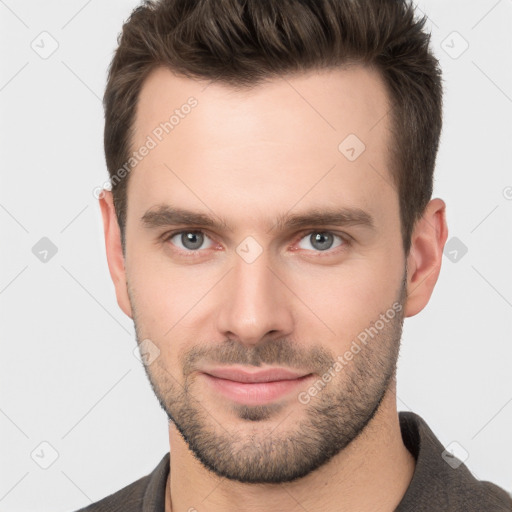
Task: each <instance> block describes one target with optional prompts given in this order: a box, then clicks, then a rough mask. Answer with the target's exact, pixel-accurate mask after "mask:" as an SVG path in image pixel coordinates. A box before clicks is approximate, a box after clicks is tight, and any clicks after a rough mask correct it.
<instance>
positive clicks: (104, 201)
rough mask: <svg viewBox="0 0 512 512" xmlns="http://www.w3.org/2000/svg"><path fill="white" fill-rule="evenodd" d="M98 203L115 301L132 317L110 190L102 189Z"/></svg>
mask: <svg viewBox="0 0 512 512" xmlns="http://www.w3.org/2000/svg"><path fill="white" fill-rule="evenodd" d="M99 203H100V209H101V215H102V217H103V230H104V233H105V250H106V253H107V262H108V269H109V272H110V277H111V278H112V282H113V283H114V287H115V290H116V297H117V303H118V304H119V307H120V308H121V309H122V310H123V312H124V313H125V314H126V315H127V316H129V317H130V318H132V309H131V305H130V300H129V297H128V289H127V281H126V270H125V260H124V255H123V249H122V245H121V230H120V228H119V223H118V221H117V216H116V212H115V208H114V199H113V197H112V192H110V191H107V190H105V191H103V193H102V195H101V197H100V199H99Z"/></svg>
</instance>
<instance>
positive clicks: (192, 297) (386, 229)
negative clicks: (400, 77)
mask: <svg viewBox="0 0 512 512" xmlns="http://www.w3.org/2000/svg"><path fill="white" fill-rule="evenodd" d="M191 96H193V97H194V98H195V99H196V100H197V102H198V103H197V106H195V107H194V108H193V109H192V110H191V112H190V113H189V114H188V115H186V116H184V118H183V119H180V122H179V124H178V125H176V126H175V127H174V129H173V130H172V132H170V133H169V134H167V135H166V136H165V137H163V139H162V141H161V142H159V143H158V145H157V146H156V147H155V148H153V149H152V150H151V151H150V152H149V153H148V155H147V156H146V157H145V158H144V159H143V160H142V161H141V162H139V163H138V165H137V166H136V168H135V169H134V170H132V171H131V174H130V182H129V186H128V210H127V224H126V251H125V255H124V256H123V252H122V249H121V241H120V232H119V226H118V224H117V220H116V217H115V212H114V208H113V203H112V196H111V194H110V193H109V192H106V193H105V195H104V197H103V198H101V199H100V206H101V210H102V214H103V220H104V228H105V241H106V249H107V258H108V264H109V269H110V273H111V276H112V279H113V282H114V284H115V288H116V294H117V299H118V303H119V305H120V307H121V309H122V310H123V311H124V312H125V313H126V314H127V315H128V316H130V317H131V318H133V320H134V322H135V326H136V332H137V340H138V342H139V343H141V342H143V340H148V339H149V340H151V341H150V342H151V346H152V347H155V346H156V347H158V350H159V351H160V352H159V355H158V357H156V359H155V360H154V361H152V362H151V364H149V365H146V371H147V374H148V377H149V380H150V382H151V385H152V387H153V389H154V391H155V393H156V395H157V397H158V399H159V400H160V403H161V405H162V407H163V408H164V410H165V411H166V413H167V415H168V417H169V418H170V420H171V421H170V422H169V441H170V446H171V449H172V457H171V473H170V475H171V476H170V479H169V482H168V486H167V493H168V494H167V503H166V510H167V511H170V510H172V511H174V512H176V511H187V510H189V509H191V508H192V509H193V508H195V509H196V510H198V511H201V510H208V511H211V512H215V511H224V510H233V509H235V507H236V509H237V510H243V511H256V510H262V511H263V510H265V511H273V510H276V511H277V510H304V509H306V510H324V511H327V512H328V511H331V510H333V511H334V510H337V511H345V510H346V511H348V510H359V511H366V510H368V511H369V510H372V511H376V510H378V511H380V510H382V511H388V510H389V511H392V510H394V508H395V507H396V506H397V505H398V503H399V502H400V499H401V498H402V496H403V494H404V493H405V491H406V489H407V486H408V485H409V482H410V480H411V478H412V474H413V471H414V459H413V458H412V456H411V455H410V453H409V452H408V451H407V449H406V448H405V446H404V445H403V442H402V438H401V434H400V428H399V423H398V415H397V408H396V381H395V378H394V375H395V369H396V362H397V358H398V352H399V344H400V335H401V327H402V321H403V318H405V317H409V316H413V315H415V314H417V313H418V312H419V311H421V310H422V309H423V308H424V307H425V305H426V304H427V302H428V300H429V298H430V296H431V293H432V291H433V288H434V285H435V283H436V281H437V278H438V275H439V271H440V267H441V259H442V250H443V247H444V244H445V242H446V238H447V227H446V221H445V204H444V202H443V201H442V200H440V199H433V200H432V201H431V202H430V203H429V204H428V206H427V208H426V210H425V212H424V215H423V217H422V219H420V221H419V222H418V223H417V224H416V226H415V230H414V233H413V237H412V247H411V251H410V254H409V255H408V257H407V259H406V258H405V255H404V253H403V247H402V240H401V233H400V218H399V206H398V195H397V191H396V189H395V187H394V186H393V185H392V183H393V181H392V179H391V173H390V170H389V168H388V163H387V160H388V152H387V147H388V145H389V144H392V140H391V138H390V133H389V126H388V122H389V119H388V117H387V116H386V115H385V114H386V113H387V112H388V110H389V102H388V98H387V95H386V91H385V88H384V86H383V83H382V81H381V80H380V77H379V75H378V74H376V73H375V72H374V71H371V70H368V69H364V68H362V67H354V68H351V69H343V70H341V69H340V70H329V71H322V72H318V71H317V72H314V73H307V74H301V75H295V76H293V77H292V76H290V77H283V78H279V79H274V80H271V81H268V82H267V83H265V84H262V85H259V86H257V87H255V88H254V89H252V90H248V91H247V90H246V91H235V90H233V89H230V88H229V87H227V86H224V85H220V84H210V85H208V84H206V83H204V82H200V81H195V80H191V79H187V78H183V77H177V76H175V75H173V73H171V72H170V71H169V70H165V69H157V70H156V71H154V72H153V73H152V74H151V75H150V76H149V77H148V79H147V80H146V82H145V84H144V86H143V89H142V91H141V94H140V98H139V103H138V107H137V116H136V120H135V132H134V139H133V148H134V149H135V148H140V147H141V146H142V145H143V144H144V143H145V141H146V137H147V136H148V135H150V134H151V133H152V132H153V130H154V129H155V127H157V126H158V125H159V124H160V123H161V122H162V121H164V120H166V119H168V118H169V115H170V114H171V113H172V112H173V111H174V110H175V109H176V108H180V106H181V105H183V104H185V103H186V102H187V99H188V98H189V97H191ZM349 134H356V135H357V137H358V138H359V139H360V140H361V141H363V142H364V144H365V146H366V149H365V151H364V152H363V153H362V154H361V155H360V156H359V157H358V158H357V159H356V160H354V161H350V160H349V159H347V158H346V157H345V156H344V154H342V153H341V152H340V151H339V150H338V145H339V144H340V143H341V142H342V141H343V140H344V139H345V138H346V137H347V136H348V135H349ZM163 205H167V206H172V207H173V208H181V209H186V210H189V211H192V212H196V213H202V214H204V215H207V216H210V217H211V218H212V219H213V220H214V221H215V225H213V226H206V225H204V224H201V223H199V224H194V225H193V226H188V225H185V224H183V223H182V222H180V223H176V224H173V225H161V226H154V225H153V226H149V225H147V224H145V223H144V222H143V221H142V217H143V216H144V215H145V214H146V213H147V212H148V211H152V212H154V211H156V210H157V209H158V207H160V206H163ZM339 208H346V209H352V210H354V209H357V210H358V211H363V212H366V213H367V214H368V216H370V217H371V219H372V226H369V225H367V224H364V223H348V224H343V225H338V224H334V223H331V222H328V223H325V222H322V221H319V220H318V219H317V220H315V221H314V222H312V223H310V224H308V225H302V226H300V228H297V227H296V225H287V224H286V222H284V221H285V219H286V217H287V216H288V217H289V216H292V215H300V214H305V213H306V212H311V211H312V210H314V211H316V212H326V211H332V210H335V209H339ZM153 218H154V217H153ZM221 220H222V221H223V222H224V224H225V225H224V224H222V223H221ZM180 231H185V232H186V233H187V232H190V231H192V232H198V231H201V233H204V235H205V237H204V238H203V239H201V238H199V239H198V238H197V237H196V238H193V235H192V240H193V241H196V242H198V246H197V247H199V248H197V249H192V250H191V249H187V248H186V247H190V246H184V245H182V244H183V239H182V238H181V235H178V236H174V235H175V234H176V233H177V232H180ZM312 233H313V235H318V234H320V237H321V236H322V235H321V234H322V233H324V234H325V235H326V236H327V242H329V243H330V241H332V247H330V248H327V249H326V248H325V245H327V246H329V243H327V244H325V245H321V244H317V243H316V242H315V241H314V240H311V237H310V235H311V234H312ZM171 235H173V236H171ZM325 235H324V236H325ZM331 235H333V236H332V238H331ZM199 236H201V235H199ZM247 237H251V238H250V239H249V241H248V239H247ZM321 241H322V243H325V242H326V239H325V238H323V239H321ZM185 243H187V241H186V240H185ZM319 247H320V248H321V249H320V250H319ZM240 248H242V249H244V250H245V252H244V251H240ZM237 249H238V250H237ZM247 254H248V255H250V256H257V257H256V258H255V259H254V261H251V262H250V263H249V262H248V260H247V256H246V257H245V258H244V257H243V256H244V255H247ZM393 305H394V306H393ZM391 310H393V311H394V313H395V314H394V315H393V318H391V319H390V318H389V316H391V314H390V313H389V312H390V311H391ZM381 315H384V317H385V318H386V321H383V317H382V316H381ZM379 319H381V322H380V324H378V325H383V327H382V328H379V329H377V330H378V333H377V334H375V335H374V336H373V337H372V338H369V341H368V343H367V344H365V345H363V344H362V343H359V345H360V347H361V350H360V351H359V352H358V353H357V354H353V356H352V357H350V356H349V358H347V357H346V356H344V354H346V353H347V351H350V350H351V347H353V346H354V345H353V341H354V340H357V339H358V338H357V337H358V335H360V334H361V333H362V332H364V331H365V329H368V328H370V327H371V326H374V327H375V326H377V321H379ZM352 350H353V349H352ZM353 352H355V350H353ZM338 357H344V358H345V359H344V361H345V363H346V364H344V365H343V368H342V370H340V371H337V372H334V377H333V378H332V379H331V380H330V381H329V382H327V384H326V385H325V387H323V388H322V389H321V391H319V392H318V393H317V394H316V395H315V396H310V398H311V399H310V401H309V402H308V403H303V402H304V401H302V402H301V400H299V392H302V393H304V392H306V393H307V392H308V389H310V386H311V384H312V381H311V380H309V381H305V382H304V383H302V384H301V385H299V386H298V387H297V389H295V390H294V391H293V392H292V393H289V394H287V395H286V396H285V397H282V398H280V399H279V400H276V401H273V402H271V403H268V404H264V405H261V406H249V405H243V404H236V403H235V402H233V401H231V400H230V399H228V398H226V397H225V396H223V395H221V394H219V393H218V392H217V391H215V390H214V389H213V388H212V387H211V386H210V385H209V384H208V381H207V380H206V379H205V377H204V375H203V374H202V372H201V370H204V369H205V368H206V367H207V366H208V365H212V364H216V365H228V364H235V363H236V364H238V365H242V366H246V367H247V368H251V369H255V367H256V366H259V367H260V368H262V367H268V366H281V367H289V368H291V369H297V370H301V371H302V372H303V373H311V374H313V379H314V381H318V379H321V378H322V376H323V375H324V374H325V372H326V371H328V369H329V368H332V367H333V364H334V363H335V361H336V360H339V359H337V358H338ZM348 359H350V360H348ZM302 396H303V397H304V395H302ZM308 396H309V395H308Z"/></svg>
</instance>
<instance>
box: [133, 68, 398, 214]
mask: <svg viewBox="0 0 512 512" xmlns="http://www.w3.org/2000/svg"><path fill="white" fill-rule="evenodd" d="M388 112H389V102H388V97H387V94H386V90H385V87H384V84H383V82H382V80H381V78H380V75H379V74H378V73H377V72H376V71H374V70H371V69H367V68H363V67H352V68H348V69H336V70H326V71H316V72H309V73H305V74H297V75H294V76H283V77H280V78H276V79H272V80H270V81H268V82H265V83H263V84H260V85H257V86H255V87H253V88H251V89H243V90H235V89H233V88H231V87H229V86H227V85H225V84H220V83H210V84H208V83H207V82H204V81H198V80H192V79H188V78H184V77H180V76H176V75H175V74H173V73H172V72H171V71H170V70H168V69H165V68H158V69H157V70H155V71H153V72H152V73H151V74H150V76H149V77H148V78H147V79H146V81H145V82H144V84H143V87H142V90H141V92H140V95H139V101H138V105H137V112H136V118H135V123H134V136H133V139H132V150H133V151H135V152H139V153H140V149H141V148H142V147H143V146H145V145H146V146H149V145H150V146H151V149H150V150H149V151H145V152H144V153H145V156H144V157H143V158H140V161H139V162H138V163H137V165H136V167H135V169H134V170H133V171H132V172H131V174H130V182H129V183H130V184H129V192H128V193H129V201H128V203H129V205H131V206H129V209H130V208H132V209H137V210H138V211H141V210H142V209H143V208H149V207H150V206H152V205H154V204H159V203H160V204H161V203H169V202H171V203H173V204H176V203H179V204H178V205H177V206H181V207H187V208H190V207H192V208H196V209H201V210H204V209H205V206H208V205H212V208H213V207H214V206H215V207H217V208H221V209H226V210H231V211H233V212H234V211H235V209H236V208H237V206H238V207H239V208H241V210H240V211H241V212H244V213H245V214H246V215H248V216H250V215H251V214H253V217H254V216H258V215H260V214H263V213H264V212H265V213H267V214H269V215H270V214H271V213H275V215H279V214H281V213H282V212H283V211H286V210H288V209H290V208H291V207H293V206H294V204H297V202H298V201H300V202H301V205H303V206H304V207H307V206H309V207H311V206H313V207H318V206H320V205H325V206H327V207H337V206H340V205H341V206H358V207H361V206H367V207H368V208H369V209H373V210H374V214H376V215H378V214H379V211H378V210H379V203H382V204H381V206H382V207H385V202H386V201H388V202H389V201H394V202H396V201H397V198H396V191H395V189H394V187H393V186H392V179H391V175H390V171H389V166H388V144H389V142H390V140H391V138H390V133H389V116H388V115H387V114H388ZM150 139H151V141H152V142H151V143H149V140H150ZM249 205H250V206H251V207H252V210H251V208H249ZM142 213H143V212H142Z"/></svg>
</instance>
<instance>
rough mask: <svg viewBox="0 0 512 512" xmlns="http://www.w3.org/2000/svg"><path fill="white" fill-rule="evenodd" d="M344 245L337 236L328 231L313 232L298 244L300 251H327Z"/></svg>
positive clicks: (343, 241) (341, 239)
mask: <svg viewBox="0 0 512 512" xmlns="http://www.w3.org/2000/svg"><path fill="white" fill-rule="evenodd" d="M344 243H346V242H345V240H343V238H342V237H341V236H339V235H335V234H334V233H331V232H329V231H313V232H311V233H308V234H307V235H306V236H305V237H304V238H302V239H301V240H300V242H299V244H298V247H299V248H301V249H307V250H311V249H313V250H315V251H328V250H329V249H334V248H336V247H339V246H340V245H342V244H344Z"/></svg>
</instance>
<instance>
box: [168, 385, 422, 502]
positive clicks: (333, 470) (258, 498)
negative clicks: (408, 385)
mask: <svg viewBox="0 0 512 512" xmlns="http://www.w3.org/2000/svg"><path fill="white" fill-rule="evenodd" d="M169 439H170V444H171V446H172V454H171V462H170V464H171V467H170V478H169V479H168V482H167V490H166V512H181V511H188V510H208V511H209V512H225V511H228V510H235V509H236V510H238V511H240V512H256V511H262V512H263V511H265V512H274V511H275V512H277V511H282V510H292V509H294V508H295V507H297V509H304V510H323V511H324V512H331V511H332V512H334V511H336V512H348V511H353V510H358V511H360V512H370V511H372V512H392V511H394V510H395V508H396V507H397V505H398V504H399V502H400V500H401V499H402V497H403V495H404V494H405V492H406V490H407V487H408V486H409V483H410V481H411V479H412V475H413V473H414V467H415V461H414V458H413V456H412V455H411V454H410V452H409V451H408V450H407V448H406V447H405V446H404V444H403V441H402V435H401V431H400V424H399V420H398V413H397V409H396V381H395V380H394V379H392V381H391V384H390V387H389V388H388V390H387V392H386V395H385V397H384V399H383V401H382V403H381V406H380V408H379V410H378V411H377V412H376V414H375V416H374V417H373V418H372V420H371V421H370V422H369V423H368V425H367V426H366V428H365V429H364V431H363V432H362V433H361V435H359V436H358V437H357V438H356V439H354V440H353V441H352V442H351V443H350V444H349V445H348V446H347V447H346V448H345V449H344V450H343V451H342V452H340V453H339V454H338V455H336V456H335V457H333V458H332V459H331V460H330V461H329V462H328V463H327V464H325V465H324V466H322V467H320V468H318V469H317V470H316V471H313V472H312V473H310V474H309V475H307V476H305V477H303V478H301V479H299V480H297V481H295V482H289V483H285V484H271V485H267V484H245V483H240V482H234V481H231V480H228V479H226V478H222V477H218V476H217V475H215V474H213V473H212V472H210V471H209V470H207V469H206V468H205V467H204V466H203V465H202V464H201V463H200V462H199V461H198V460H197V459H196V458H195V457H194V456H193V455H192V453H191V452H190V450H189V449H188V446H187V445H186V443H185V441H184V440H183V438H182V437H181V435H180V434H179V433H178V431H177V430H176V428H175V426H174V424H173V423H170V428H169Z"/></svg>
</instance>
